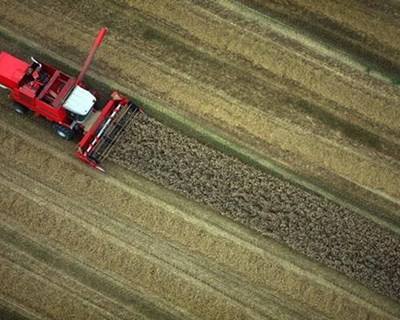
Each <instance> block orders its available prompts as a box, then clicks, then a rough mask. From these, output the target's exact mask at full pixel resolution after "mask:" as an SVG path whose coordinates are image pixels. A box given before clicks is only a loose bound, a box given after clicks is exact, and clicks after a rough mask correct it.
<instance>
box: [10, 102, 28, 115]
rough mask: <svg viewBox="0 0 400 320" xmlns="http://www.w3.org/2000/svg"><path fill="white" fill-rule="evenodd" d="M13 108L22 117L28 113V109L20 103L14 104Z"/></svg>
mask: <svg viewBox="0 0 400 320" xmlns="http://www.w3.org/2000/svg"><path fill="white" fill-rule="evenodd" d="M13 108H14V110H15V112H16V113H18V114H21V115H22V114H25V113H27V112H28V108H26V107H24V106H21V105H20V104H18V103H14V105H13Z"/></svg>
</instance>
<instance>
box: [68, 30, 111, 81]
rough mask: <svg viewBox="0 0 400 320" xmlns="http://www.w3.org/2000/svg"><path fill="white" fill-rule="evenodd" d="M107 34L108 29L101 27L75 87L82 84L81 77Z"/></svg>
mask: <svg viewBox="0 0 400 320" xmlns="http://www.w3.org/2000/svg"><path fill="white" fill-rule="evenodd" d="M107 32H108V29H107V28H106V27H103V28H101V29H100V30H99V33H98V34H97V37H96V39H95V40H94V42H93V44H92V47H91V48H90V51H89V54H88V56H87V58H86V61H85V63H84V64H83V66H82V69H81V72H80V73H79V75H78V77H77V78H76V82H75V85H77V84H79V83H81V82H82V79H83V77H84V76H85V74H86V72H87V70H88V69H89V67H90V65H91V63H92V61H93V58H94V55H95V54H96V51H97V49H98V48H99V47H100V45H101V43H102V42H103V39H104V37H105V35H106V34H107Z"/></svg>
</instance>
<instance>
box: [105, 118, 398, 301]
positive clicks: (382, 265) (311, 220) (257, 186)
mask: <svg viewBox="0 0 400 320" xmlns="http://www.w3.org/2000/svg"><path fill="white" fill-rule="evenodd" d="M128 130H129V131H128V132H127V134H126V135H125V136H124V137H123V138H122V139H121V140H120V143H119V145H118V146H117V147H116V148H115V149H114V152H113V153H112V155H111V157H112V159H113V160H114V161H115V162H117V163H119V164H121V165H123V166H125V167H127V168H129V169H131V170H134V171H135V172H138V173H140V174H141V175H143V176H146V177H148V178H150V179H152V180H153V181H156V182H158V183H160V184H162V185H164V186H166V187H168V188H170V189H172V190H175V191H179V192H180V193H182V194H184V195H185V196H187V197H189V198H191V199H193V200H196V201H199V202H201V203H204V204H206V205H208V206H210V207H213V208H215V209H216V210H218V211H219V212H221V213H222V214H223V215H227V216H229V217H231V218H233V219H234V220H236V221H238V222H240V223H242V224H244V225H246V226H249V227H250V228H252V229H254V230H257V231H258V232H261V233H262V234H264V235H266V236H271V237H273V238H274V239H277V240H279V241H282V242H284V243H286V244H287V245H289V246H290V247H292V248H294V249H296V250H297V251H300V252H302V253H304V254H306V255H307V256H309V257H311V258H313V259H316V260H318V261H321V262H323V263H324V264H327V265H329V266H330V267H332V268H335V269H336V270H338V271H341V272H343V273H345V274H347V275H348V276H350V277H353V278H356V279H358V280H360V281H361V282H363V283H364V284H366V285H367V286H369V287H370V288H374V289H375V290H378V291H379V292H381V293H384V294H386V295H389V296H391V297H393V298H396V299H400V259H398V257H400V239H399V238H398V237H397V236H396V235H394V234H391V233H390V232H388V231H386V230H384V229H382V228H380V227H379V226H377V225H375V224H373V223H371V222H370V221H368V220H367V219H365V218H362V217H360V216H358V215H357V214H354V213H353V212H351V211H350V210H348V209H346V208H344V207H340V206H339V205H337V204H335V203H333V202H330V201H328V200H326V199H323V198H321V197H319V196H317V195H314V194H311V193H309V192H307V191H304V190H302V189H300V188H298V187H295V186H293V185H291V184H290V183H288V182H285V181H283V180H280V179H278V178H276V177H273V176H271V175H269V174H266V173H262V172H260V171H257V170H255V169H253V168H249V167H248V166H246V165H244V164H243V163H241V162H239V161H237V160H235V159H233V158H229V157H227V156H225V155H224V154H222V153H220V152H217V151H215V150H213V149H211V148H209V147H206V146H204V145H201V144H199V143H198V142H196V141H194V140H192V139H190V138H187V137H184V136H181V135H179V134H177V133H176V132H174V131H173V130H171V129H168V128H166V127H164V126H163V125H161V124H160V123H158V122H156V121H154V120H152V119H149V118H146V117H145V116H143V117H142V119H137V121H135V122H134V123H133V124H132V125H131V126H130V127H129V128H128ZM366 235H368V236H366Z"/></svg>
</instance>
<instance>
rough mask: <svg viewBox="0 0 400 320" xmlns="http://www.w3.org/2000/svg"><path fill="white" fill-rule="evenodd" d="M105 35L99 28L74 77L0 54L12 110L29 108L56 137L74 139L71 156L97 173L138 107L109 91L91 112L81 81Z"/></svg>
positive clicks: (92, 97)
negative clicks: (105, 99)
mask: <svg viewBox="0 0 400 320" xmlns="http://www.w3.org/2000/svg"><path fill="white" fill-rule="evenodd" d="M106 33H107V28H102V29H100V31H99V33H98V35H97V38H96V39H95V41H94V43H93V45H92V48H91V49H90V52H89V55H88V57H87V59H86V61H85V63H84V65H83V67H82V69H81V71H80V73H79V75H78V77H76V78H74V77H71V76H69V75H67V74H65V73H63V72H61V71H60V70H57V69H56V68H54V67H52V66H51V65H48V64H45V63H42V62H39V61H37V60H36V59H34V58H31V60H32V62H31V63H27V62H25V61H23V60H20V59H18V58H16V57H14V56H13V55H11V54H9V53H7V52H4V51H3V52H0V87H2V88H6V89H9V90H10V95H9V96H10V99H11V100H12V101H14V106H15V111H17V112H18V113H24V112H26V111H27V110H31V111H33V112H34V114H35V115H40V116H42V117H45V118H46V119H48V120H49V121H51V122H52V123H54V129H55V132H56V133H57V134H58V135H59V136H60V137H61V138H63V139H67V140H71V139H73V138H75V137H77V138H79V139H80V140H79V144H78V150H77V151H76V156H77V157H78V158H79V159H81V160H82V161H84V162H86V163H87V164H89V165H90V166H92V167H94V168H96V169H99V170H101V171H104V170H103V168H102V167H101V166H100V162H101V161H102V160H104V158H105V157H106V155H107V153H108V152H109V150H110V149H111V147H112V145H113V144H114V143H115V141H116V140H117V138H118V137H119V136H120V135H121V133H122V132H123V129H124V127H125V126H126V125H127V124H128V122H129V121H130V120H131V119H132V118H133V117H134V115H136V114H137V113H138V112H141V111H142V109H141V108H140V107H139V106H137V105H136V104H134V103H133V102H131V101H129V100H128V99H127V98H125V97H123V96H122V95H120V94H119V93H118V92H113V93H112V94H111V99H110V100H109V101H108V102H107V103H106V104H105V106H104V107H103V108H101V110H97V109H98V108H96V107H95V104H96V102H97V98H96V94H95V92H94V91H93V90H90V89H88V87H87V86H86V85H85V84H84V83H83V81H82V80H83V77H84V75H85V73H86V71H87V70H88V68H89V66H90V64H91V62H92V61H93V58H94V55H95V53H96V50H97V48H98V47H99V46H100V45H101V43H102V41H103V38H104V36H105V35H106Z"/></svg>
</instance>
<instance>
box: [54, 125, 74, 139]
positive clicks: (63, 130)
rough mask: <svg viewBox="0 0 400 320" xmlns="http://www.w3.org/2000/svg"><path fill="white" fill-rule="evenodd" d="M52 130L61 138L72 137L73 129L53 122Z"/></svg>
mask: <svg viewBox="0 0 400 320" xmlns="http://www.w3.org/2000/svg"><path fill="white" fill-rule="evenodd" d="M54 130H55V131H56V134H57V135H58V136H59V137H60V138H62V139H65V140H71V139H73V138H74V131H73V130H72V129H70V128H67V127H64V126H62V125H59V124H55V125H54Z"/></svg>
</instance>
